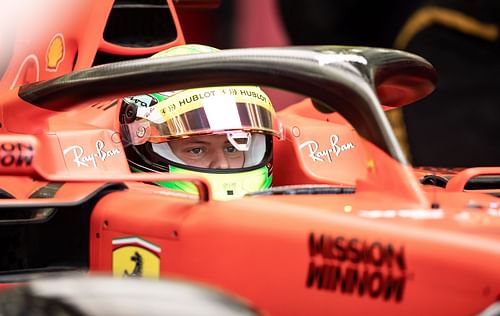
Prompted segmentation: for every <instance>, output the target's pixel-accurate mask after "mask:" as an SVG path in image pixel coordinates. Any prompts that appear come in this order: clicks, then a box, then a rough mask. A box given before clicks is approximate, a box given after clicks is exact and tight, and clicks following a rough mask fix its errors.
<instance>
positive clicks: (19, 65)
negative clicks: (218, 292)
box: [0, 0, 500, 315]
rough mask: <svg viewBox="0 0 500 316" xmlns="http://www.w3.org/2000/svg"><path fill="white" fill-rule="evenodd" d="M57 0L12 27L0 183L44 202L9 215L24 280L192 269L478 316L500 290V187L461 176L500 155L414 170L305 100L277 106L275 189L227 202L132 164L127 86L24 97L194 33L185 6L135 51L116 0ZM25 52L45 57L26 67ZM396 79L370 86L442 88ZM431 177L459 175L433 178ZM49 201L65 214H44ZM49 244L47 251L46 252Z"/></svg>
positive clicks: (237, 291)
mask: <svg viewBox="0 0 500 316" xmlns="http://www.w3.org/2000/svg"><path fill="white" fill-rule="evenodd" d="M54 2H57V5H58V6H59V9H58V10H59V11H61V12H63V11H64V12H68V16H72V17H74V19H68V20H64V21H61V20H59V21H54V24H53V25H49V26H47V27H46V28H45V29H44V31H43V32H40V33H37V34H41V36H37V40H38V41H37V42H36V43H35V44H36V45H34V46H30V47H27V46H23V45H21V44H20V43H22V38H23V37H31V34H33V33H34V31H35V30H34V29H33V26H29V25H28V24H24V22H25V21H24V20H22V19H21V20H20V23H19V24H15V26H16V27H17V29H16V33H15V34H16V37H15V40H14V41H13V42H11V43H14V45H13V46H12V48H13V49H12V55H11V59H10V61H9V63H8V67H6V71H5V72H4V75H3V78H2V83H1V84H2V91H3V94H2V97H1V102H2V107H1V109H2V112H1V113H2V115H1V118H2V120H1V122H2V127H1V132H2V134H1V135H0V145H1V149H2V150H1V157H2V159H1V161H2V174H3V176H2V178H1V179H0V188H2V189H3V190H4V191H6V192H8V193H9V194H10V195H12V197H14V198H12V199H4V200H2V201H1V204H0V205H1V207H2V208H3V209H5V210H6V212H7V211H8V212H11V213H12V212H17V211H19V212H20V211H21V210H27V211H29V212H32V214H35V215H32V216H31V218H27V222H26V223H30V224H26V226H23V225H25V224H23V222H22V221H20V222H19V221H18V222H15V223H13V222H12V220H11V219H10V221H9V218H6V217H5V218H2V222H3V223H5V225H4V226H3V227H7V226H8V225H9V223H11V222H12V223H13V224H12V225H11V226H12V227H14V228H12V227H9V228H5V230H7V229H12V230H9V232H11V231H15V229H16V227H17V228H21V227H22V228H23V229H25V227H28V228H26V230H29V229H33V231H30V232H31V234H27V235H16V236H17V237H16V242H17V241H18V240H20V241H22V242H23V244H24V245H25V246H26V248H27V250H25V252H26V258H27V259H26V260H25V262H23V263H19V264H18V265H17V266H16V265H13V264H11V263H9V264H7V263H3V264H2V267H3V272H2V275H5V276H9V275H10V274H15V275H17V276H20V278H19V280H21V281H22V279H23V278H22V276H23V275H24V274H26V275H28V274H29V273H40V272H47V271H53V270H56V271H57V270H60V269H62V270H88V271H90V272H91V273H92V272H105V273H109V272H112V273H113V274H114V275H115V276H118V277H123V276H127V275H136V276H143V277H153V278H156V277H165V278H167V277H181V278H185V279H188V280H195V281H201V282H205V283H207V284H210V285H213V286H216V287H219V288H221V289H223V290H224V291H226V292H228V293H232V294H234V295H237V296H240V297H242V298H244V299H245V300H247V301H248V302H250V303H251V304H252V305H253V306H255V307H256V308H257V309H258V310H259V311H262V312H264V313H268V314H270V315H327V314H332V313H340V314H353V315H357V314H362V313H371V314H378V315H387V314H398V315H399V314H404V315H409V314H429V315H430V314H435V315H443V314H455V315H456V314H459V315H469V314H475V313H479V312H481V311H483V310H485V309H486V308H487V307H488V306H490V305H491V304H493V303H495V302H496V301H497V299H498V298H499V295H500V273H499V272H498V266H497V264H498V262H500V239H499V237H498V231H499V229H500V219H499V215H500V206H499V202H500V199H498V198H497V197H495V196H494V195H492V194H485V192H487V193H497V192H498V191H495V189H491V188H490V189H488V190H480V192H464V188H465V187H466V185H467V183H468V182H469V181H470V180H471V178H473V177H479V176H487V177H495V176H496V177H498V175H499V174H500V168H480V169H470V170H469V171H467V170H464V171H461V172H460V173H458V174H456V172H455V171H454V172H449V173H445V172H443V171H442V170H440V171H439V170H438V171H428V170H424V169H413V168H412V167H411V166H409V165H407V164H405V163H402V162H401V161H398V160H397V159H395V157H394V156H391V155H390V154H388V153H387V152H386V151H385V150H383V149H381V148H379V147H378V146H376V145H375V144H373V143H372V142H370V141H367V140H366V139H365V138H364V137H362V136H360V134H358V133H357V132H356V131H355V130H354V127H353V126H352V125H351V124H349V123H347V121H345V120H344V119H343V118H342V117H341V116H339V115H338V114H336V113H333V114H322V113H319V112H317V111H316V110H315V108H314V106H313V103H312V102H311V100H310V99H307V98H306V99H305V100H304V101H303V102H300V103H297V104H293V105H290V106H288V107H287V108H286V109H284V110H282V111H280V112H278V116H279V120H280V122H281V124H282V127H283V136H282V138H281V140H279V141H276V142H275V145H274V170H273V185H274V188H273V189H271V190H270V191H269V192H274V194H263V195H254V196H248V197H244V198H242V199H238V200H234V201H229V202H222V201H215V200H212V199H211V195H210V186H209V184H208V183H207V182H206V180H204V179H203V178H193V177H183V176H175V175H169V174H164V175H158V174H131V173H130V171H129V168H128V163H127V160H126V157H125V155H124V149H123V146H122V144H121V142H120V137H119V135H118V133H119V127H118V124H117V116H118V115H117V113H118V110H119V106H117V105H118V104H119V100H118V99H116V100H111V101H102V100H98V101H95V100H94V101H92V102H90V101H89V102H83V103H80V104H79V103H75V104H74V105H73V104H66V105H65V106H66V108H65V109H66V110H65V111H56V110H53V109H48V108H47V107H44V106H38V105H36V104H35V105H33V104H30V103H29V102H27V101H26V100H23V98H21V97H20V94H22V90H20V85H21V84H25V83H28V82H34V81H38V80H45V79H51V78H56V77H57V76H60V75H63V74H65V73H69V72H72V71H76V70H80V69H85V68H89V67H91V66H92V65H93V62H94V56H96V54H97V53H98V52H100V51H101V52H102V51H103V52H107V53H110V54H114V55H116V56H121V57H123V56H142V55H147V54H150V53H153V52H155V51H159V50H161V49H164V48H165V47H168V46H173V45H179V44H183V43H184V42H185V40H184V38H183V35H182V32H181V30H180V28H179V25H178V20H177V15H176V12H175V10H171V11H170V12H172V17H173V21H174V22H175V23H174V25H175V26H177V34H178V36H177V37H175V38H174V39H172V41H171V42H169V43H168V44H165V45H160V46H156V47H153V48H149V49H146V48H143V49H139V48H137V49H135V50H134V49H133V48H127V47H120V46H113V45H111V44H110V43H107V42H105V41H104V40H103V36H102V34H103V30H104V28H105V25H106V20H107V17H108V15H109V12H110V9H111V5H112V2H111V1H99V4H93V5H90V4H86V5H82V6H81V7H77V6H75V5H74V4H73V3H72V2H71V4H70V2H68V1H66V2H64V1H54ZM85 3H86V2H85ZM167 4H168V5H169V6H170V7H171V8H173V6H172V1H170V0H168V1H167ZM89 20H91V21H92V23H88V24H87V23H86V21H89ZM56 22H59V23H56ZM57 34H62V36H60V35H57ZM42 35H43V36H42ZM58 36H59V37H58ZM55 38H56V39H57V38H60V39H62V40H63V42H62V43H63V45H62V46H60V47H63V50H64V52H63V54H62V55H58V56H60V58H61V60H58V61H57V62H52V61H50V56H49V55H51V54H50V53H49V51H51V49H50V47H52V46H51V45H55V44H51V43H53V42H54V39H55ZM77 52H78V54H77ZM29 56H35V57H29ZM56 59H57V58H56ZM29 60H33V61H36V62H34V63H33V65H34V66H29V67H28V66H26V65H28V63H29ZM49 61H50V62H49ZM49 63H50V64H51V65H53V67H54V68H53V69H52V68H49V66H48V64H49ZM30 67H35V68H30ZM37 67H38V68H37ZM51 67H52V66H51ZM33 76H34V77H33ZM417 77H418V76H417ZM392 78H393V81H391V80H389V81H387V82H385V83H384V84H382V83H381V84H379V83H377V85H376V86H375V87H374V88H375V89H374V91H375V92H376V93H377V96H378V98H379V100H380V101H381V103H382V104H384V105H388V106H391V105H403V104H406V103H409V101H412V100H415V99H418V98H420V97H424V96H425V95H426V94H428V93H430V90H431V89H432V88H429V85H432V84H431V83H429V81H428V80H427V81H426V80H425V78H426V76H425V75H422V76H421V77H418V78H424V79H422V83H421V86H417V85H416V83H415V82H414V83H412V84H413V85H415V86H411V87H408V86H404V85H401V83H400V81H398V80H397V76H393V77H392ZM25 87H26V86H25ZM421 87H424V88H422V89H420V88H421ZM426 175H435V176H439V177H441V178H442V179H445V180H446V181H448V182H447V183H445V185H444V187H442V186H438V185H422V184H421V182H420V181H419V180H420V179H421V178H423V177H424V176H426ZM160 179H161V180H167V181H168V180H172V181H175V180H179V179H181V180H186V181H192V182H193V183H195V184H196V185H197V186H198V189H199V192H200V193H199V196H198V197H192V196H187V195H184V194H181V193H179V192H175V191H170V190H167V189H164V188H161V187H158V186H153V185H150V184H147V183H145V182H154V181H158V180H160ZM53 183H64V184H63V185H61V186H60V187H58V188H57V189H56V190H55V192H54V194H52V196H50V198H46V197H45V196H43V195H42V196H37V198H36V199H34V198H32V197H33V195H34V193H35V192H36V191H37V190H39V189H40V188H44V187H47V185H49V184H53ZM283 186H286V187H283ZM280 190H281V191H280ZM294 190H295V191H294ZM300 190H303V191H300ZM304 190H305V191H304ZM307 190H309V194H307V193H304V192H307ZM320 190H325V191H323V193H321V191H320ZM467 191H470V190H467ZM292 193H293V194H292ZM313 193H314V194H313ZM48 208H53V209H55V213H52V214H56V215H50V216H52V217H50V216H48V217H47V218H48V220H46V219H44V215H43V214H46V213H44V212H45V211H44V210H46V209H48ZM64 212H66V213H68V212H74V214H75V217H71V216H68V217H67V218H65V219H64V220H61V221H62V222H60V223H59V224H57V225H54V226H53V227H56V228H62V231H61V233H60V234H58V233H57V232H56V233H54V232H53V231H51V232H48V231H45V230H44V229H42V228H40V230H36V229H34V228H33V227H35V226H36V225H38V226H39V227H43V225H48V223H50V221H51V219H55V218H57V214H62V213H64ZM9 214H10V213H9ZM16 214H17V213H16ZM70 214H71V213H70ZM76 215H77V216H76ZM37 216H39V217H40V218H41V220H38V221H37ZM14 217H16V219H24V218H22V216H21V215H19V217H17V215H16V216H14ZM72 218H74V220H73V219H72ZM79 221H81V222H79ZM80 223H81V225H80ZM16 225H17V226H16ZM35 233H38V234H39V235H36V234H35ZM77 233H82V235H81V236H77V237H78V238H77V237H75V236H74V234H77ZM83 234H85V235H83ZM46 236H48V237H46ZM71 236H73V237H71ZM87 236H88V237H87ZM81 238H85V239H86V238H88V241H81ZM68 240H70V241H68ZM37 248H38V249H44V251H48V250H47V249H51V251H48V252H50V255H47V254H46V253H44V252H42V253H38V252H37V251H36V249H37ZM58 248H60V249H61V251H60V252H59V251H58ZM18 253H22V251H18ZM66 254H67V256H66ZM45 255H46V257H44V256H45ZM70 255H71V258H69V259H72V260H73V261H72V260H69V259H68V257H69V256H70ZM37 256H38V257H37ZM37 258H46V259H37ZM138 258H140V264H139V263H138V260H139V259H138ZM65 259H68V260H65ZM30 260H31V261H32V262H33V263H30ZM12 280H13V279H9V278H5V280H4V284H9V282H14V281H12Z"/></svg>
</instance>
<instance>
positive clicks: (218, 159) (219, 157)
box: [210, 150, 229, 169]
mask: <svg viewBox="0 0 500 316" xmlns="http://www.w3.org/2000/svg"><path fill="white" fill-rule="evenodd" d="M210 168H217V169H228V168H229V162H228V161H227V157H226V155H225V153H224V150H217V151H216V152H215V153H214V154H213V155H212V157H211V162H210Z"/></svg>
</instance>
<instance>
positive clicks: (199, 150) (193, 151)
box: [188, 147, 203, 155]
mask: <svg viewBox="0 0 500 316" xmlns="http://www.w3.org/2000/svg"><path fill="white" fill-rule="evenodd" d="M188 152H189V153H190V154H193V155H200V154H202V153H203V148H201V147H194V148H191V149H189V150H188Z"/></svg>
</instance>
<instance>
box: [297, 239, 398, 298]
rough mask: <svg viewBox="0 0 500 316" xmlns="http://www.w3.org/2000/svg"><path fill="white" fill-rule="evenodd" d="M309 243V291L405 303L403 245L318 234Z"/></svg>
mask: <svg viewBox="0 0 500 316" xmlns="http://www.w3.org/2000/svg"><path fill="white" fill-rule="evenodd" d="M308 243H309V255H310V263H309V268H308V272H307V280H306V286H307V287H308V288H311V289H317V290H323V291H330V292H332V293H338V294H348V295H358V296H365V297H369V298H372V299H382V300H384V301H393V302H400V301H402V300H403V295H404V288H405V284H406V273H405V272H406V260H405V254H404V248H403V246H399V247H396V246H394V245H393V244H391V243H382V242H377V241H374V242H368V241H366V240H360V239H357V238H346V237H344V236H330V235H325V234H321V235H319V236H317V235H315V234H314V233H311V234H310V235H309V238H308Z"/></svg>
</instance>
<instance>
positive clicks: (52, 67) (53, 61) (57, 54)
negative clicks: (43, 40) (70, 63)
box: [47, 33, 65, 71]
mask: <svg viewBox="0 0 500 316" xmlns="http://www.w3.org/2000/svg"><path fill="white" fill-rule="evenodd" d="M64 54H65V48H64V37H63V35H62V34H61V33H58V34H56V35H54V37H53V38H52V40H51V41H50V44H49V47H47V70H48V71H57V68H58V67H59V64H60V63H61V62H62V61H63V59H64Z"/></svg>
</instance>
